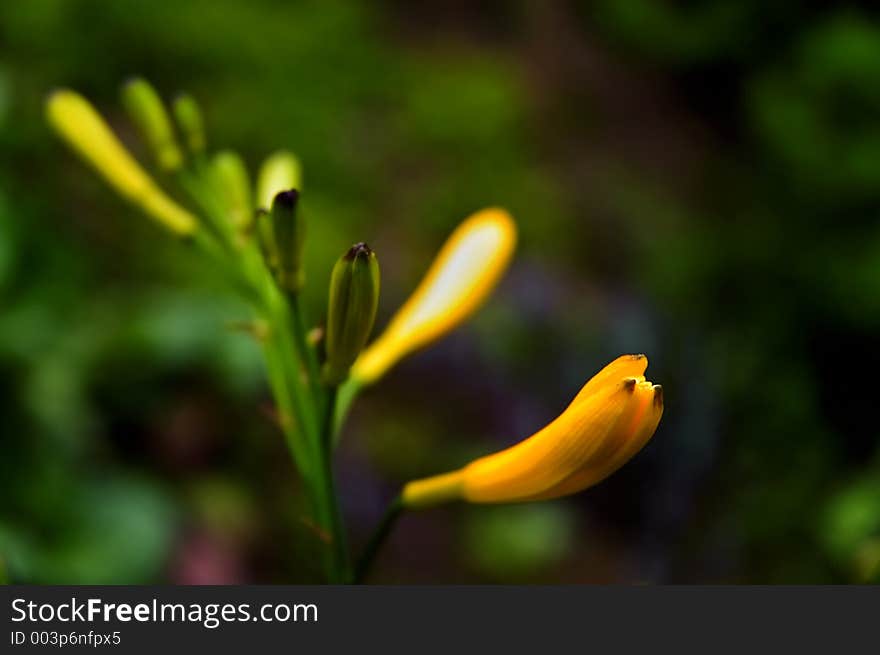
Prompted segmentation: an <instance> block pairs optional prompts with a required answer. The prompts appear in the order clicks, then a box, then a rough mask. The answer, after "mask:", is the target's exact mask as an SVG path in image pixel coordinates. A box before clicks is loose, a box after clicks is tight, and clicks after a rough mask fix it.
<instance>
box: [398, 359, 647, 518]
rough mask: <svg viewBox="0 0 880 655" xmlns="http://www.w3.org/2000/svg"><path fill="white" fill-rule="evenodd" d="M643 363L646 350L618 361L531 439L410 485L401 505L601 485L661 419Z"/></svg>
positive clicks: (521, 497) (527, 497)
mask: <svg viewBox="0 0 880 655" xmlns="http://www.w3.org/2000/svg"><path fill="white" fill-rule="evenodd" d="M647 366H648V360H647V358H646V357H645V356H644V355H624V356H622V357H619V358H617V359H616V360H614V361H613V362H611V363H610V364H609V365H608V366H606V367H605V368H604V369H602V370H601V371H600V372H599V373H598V374H597V375H596V376H594V377H593V378H592V379H591V380H590V381H589V382H587V384H586V385H584V387H583V389H581V391H580V393H578V395H577V396H576V397H575V399H574V400H573V401H572V402H571V404H570V405H569V406H568V407H567V408H566V410H565V411H564V412H563V413H562V414H560V415H559V417H557V418H556V419H555V420H554V421H553V422H552V423H550V424H549V425H547V426H546V427H544V428H543V429H542V430H539V431H538V432H537V433H535V434H534V435H532V436H531V437H529V438H528V439H525V440H524V441H521V442H520V443H518V444H516V445H514V446H511V447H510V448H508V449H506V450H503V451H501V452H498V453H495V454H493V455H488V456H486V457H482V458H480V459H477V460H475V461H473V462H471V463H470V464H468V465H467V466H465V467H463V468H461V469H459V470H457V471H453V472H451V473H444V474H442V475H436V476H433V477H430V478H425V479H423V480H416V481H414V482H410V483H409V484H407V485H406V486H405V487H404V489H403V494H402V502H403V504H404V506H406V507H409V508H411V509H419V508H424V507H430V506H432V505H436V504H439V503H443V502H447V501H450V500H466V501H469V502H473V503H512V502H522V501H532V500H544V499H549V498H558V497H560V496H566V495H569V494H573V493H576V492H578V491H581V490H583V489H586V488H587V487H591V486H593V485H595V484H597V483H598V482H601V481H602V480H604V479H605V478H607V477H608V476H609V475H611V474H612V473H613V472H614V471H616V470H617V469H619V468H620V467H621V466H623V465H624V464H625V463H626V462H627V461H629V460H630V459H631V458H632V457H633V456H634V455H635V454H636V453H637V452H638V451H639V450H641V449H642V447H643V446H644V445H645V444H646V443H647V442H648V440H649V439H650V438H651V436H652V435H653V434H654V431H655V430H656V429H657V424H658V423H659V422H660V417H661V416H662V414H663V389H662V387H660V386H659V385H653V384H651V383H650V382H647V381H646V380H645V376H644V372H645V369H646V368H647Z"/></svg>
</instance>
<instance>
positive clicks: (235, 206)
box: [213, 150, 253, 230]
mask: <svg viewBox="0 0 880 655" xmlns="http://www.w3.org/2000/svg"><path fill="white" fill-rule="evenodd" d="M213 166H214V179H215V180H216V183H217V186H218V187H219V189H220V195H221V197H222V199H223V204H224V206H225V207H226V211H227V212H228V213H229V218H230V220H231V221H232V224H233V225H234V226H235V227H236V228H238V229H240V230H244V229H246V228H247V227H248V225H249V224H250V222H251V218H252V216H253V205H252V202H251V181H250V178H249V177H248V172H247V167H246V166H245V165H244V161H243V160H242V158H241V157H240V156H239V155H238V153H236V152H233V151H232V150H223V151H221V152H218V153H217V154H216V155H214V161H213Z"/></svg>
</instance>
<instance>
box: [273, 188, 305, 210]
mask: <svg viewBox="0 0 880 655" xmlns="http://www.w3.org/2000/svg"><path fill="white" fill-rule="evenodd" d="M298 201H299V191H297V190H296V189H290V190H289V191H280V192H279V193H277V194H275V199H274V201H273V204H277V205H279V206H280V207H284V208H285V209H293V208H294V207H296V203H297V202H298Z"/></svg>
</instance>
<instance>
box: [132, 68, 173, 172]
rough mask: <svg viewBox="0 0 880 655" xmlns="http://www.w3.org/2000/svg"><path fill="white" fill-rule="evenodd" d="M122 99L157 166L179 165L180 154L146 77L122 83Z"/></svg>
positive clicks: (161, 108) (171, 169) (166, 114)
mask: <svg viewBox="0 0 880 655" xmlns="http://www.w3.org/2000/svg"><path fill="white" fill-rule="evenodd" d="M122 102H123V104H124V105H125V108H126V110H127V111H128V113H129V115H130V116H131V119H132V121H134V123H135V125H137V128H138V130H140V132H141V134H142V135H143V137H144V139H146V141H147V143H148V144H149V146H150V149H151V150H152V151H153V156H154V157H155V158H156V163H157V164H158V166H159V168H160V169H162V170H163V171H166V172H174V171H176V170H177V169H179V168H180V167H181V165H182V164H183V155H182V154H181V152H180V148H179V147H178V145H177V141H176V140H175V138H174V130H173V128H172V127H171V120H170V119H169V118H168V113H167V112H166V111H165V106H164V105H163V104H162V99H161V98H160V97H159V94H158V93H156V89H154V88H153V86H152V85H151V84H150V83H149V82H147V81H146V80H144V79H142V78H139V77H138V78H135V79H133V80H130V81H129V82H127V83H126V84H125V86H123V87H122Z"/></svg>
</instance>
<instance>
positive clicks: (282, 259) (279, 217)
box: [256, 189, 306, 293]
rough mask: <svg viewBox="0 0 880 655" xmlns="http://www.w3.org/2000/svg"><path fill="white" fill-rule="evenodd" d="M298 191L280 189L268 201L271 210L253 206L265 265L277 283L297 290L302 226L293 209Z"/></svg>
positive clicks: (300, 278) (301, 281) (302, 280)
mask: <svg viewBox="0 0 880 655" xmlns="http://www.w3.org/2000/svg"><path fill="white" fill-rule="evenodd" d="M298 204H299V192H298V191H297V190H296V189H290V190H289V191H282V192H281V193H278V194H276V195H275V199H274V200H273V201H272V211H271V212H266V210H264V209H258V210H257V230H256V231H257V240H258V241H259V244H260V249H261V250H262V251H263V258H264V259H265V261H266V266H267V268H268V269H269V271H270V272H271V273H272V277H274V278H275V281H276V282H277V283H278V286H279V287H281V288H282V289H283V290H285V291H287V292H288V293H297V292H298V291H299V290H300V289H302V287H303V284H304V283H305V273H304V272H303V262H302V250H303V242H304V241H305V236H306V226H305V222H304V221H303V219H302V216H301V215H300V213H299V212H298V211H297V205H298Z"/></svg>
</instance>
